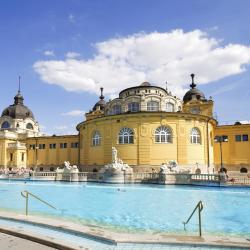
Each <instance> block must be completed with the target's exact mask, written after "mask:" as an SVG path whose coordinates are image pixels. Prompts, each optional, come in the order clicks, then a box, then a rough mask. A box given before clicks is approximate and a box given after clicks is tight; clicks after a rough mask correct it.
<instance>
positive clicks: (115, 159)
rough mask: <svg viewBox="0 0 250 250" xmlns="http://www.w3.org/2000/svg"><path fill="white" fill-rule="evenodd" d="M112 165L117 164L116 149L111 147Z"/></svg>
mask: <svg viewBox="0 0 250 250" xmlns="http://www.w3.org/2000/svg"><path fill="white" fill-rule="evenodd" d="M112 163H117V149H116V148H115V147H112Z"/></svg>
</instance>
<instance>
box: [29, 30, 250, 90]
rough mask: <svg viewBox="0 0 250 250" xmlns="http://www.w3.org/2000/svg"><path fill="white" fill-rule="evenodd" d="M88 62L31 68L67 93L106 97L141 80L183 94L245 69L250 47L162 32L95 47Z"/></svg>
mask: <svg viewBox="0 0 250 250" xmlns="http://www.w3.org/2000/svg"><path fill="white" fill-rule="evenodd" d="M95 48H96V53H95V55H94V56H93V58H91V59H75V58H74V59H70V58H66V59H65V60H46V61H45V60H44V61H37V62H36V63H34V66H33V67H34V70H35V71H36V72H37V73H38V74H39V75H40V77H41V79H42V80H43V81H44V82H46V83H49V84H55V85H59V86H61V87H63V88H65V89H66V90H68V91H77V92H81V91H82V92H84V91H87V92H91V93H98V94H99V88H100V87H101V86H103V87H104V92H105V93H106V94H108V95H113V94H114V93H117V92H118V91H120V90H121V89H124V88H127V87H131V86H135V85H139V84H140V83H141V82H143V81H145V80H146V81H149V82H151V83H153V84H156V85H160V86H163V87H165V82H166V81H167V82H168V87H169V89H170V90H171V91H172V93H175V94H177V95H182V94H183V93H184V91H185V90H186V88H188V83H189V82H190V78H189V75H190V73H195V74H196V82H198V83H199V84H207V83H210V82H212V81H215V80H219V79H222V78H225V77H227V76H231V75H235V74H239V73H242V72H244V71H245V67H246V65H247V64H249V63H250V46H244V45H241V44H228V45H225V46H222V45H221V44H220V41H219V40H217V39H215V38H212V37H209V36H208V34H207V33H205V32H202V31H200V30H194V31H191V32H184V31H182V30H173V31H171V32H166V33H158V32H153V33H149V34H145V33H138V34H133V35H131V36H128V37H119V38H113V39H110V40H107V41H103V42H99V43H96V44H95Z"/></svg>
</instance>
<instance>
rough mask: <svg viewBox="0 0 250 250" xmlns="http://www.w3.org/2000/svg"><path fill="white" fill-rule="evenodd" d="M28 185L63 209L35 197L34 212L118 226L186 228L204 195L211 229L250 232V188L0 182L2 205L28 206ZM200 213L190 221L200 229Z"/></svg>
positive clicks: (192, 228) (205, 221)
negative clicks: (24, 194)
mask: <svg viewBox="0 0 250 250" xmlns="http://www.w3.org/2000/svg"><path fill="white" fill-rule="evenodd" d="M24 190H28V191H29V192H31V193H34V194H35V195H37V196H39V197H41V198H42V199H44V200H46V201H48V202H49V203H51V204H52V205H54V206H55V207H57V208H59V209H60V210H53V209H51V208H49V207H47V206H45V205H44V204H42V203H40V202H38V201H37V200H35V199H32V198H31V199H30V202H29V211H30V213H32V214H40V215H46V216H54V217H60V218H61V217H63V218H65V219H68V220H73V221H75V222H77V223H82V224H91V225H101V226H103V227H107V228H110V229H112V230H118V231H119V230H120V231H126V232H128V231H132V232H133V231H135V230H136V231H142V232H143V231H145V232H152V233H153V232H166V233H170V234H172V233H182V234H184V233H185V231H184V229H183V224H182V222H183V221H185V220H186V219H187V218H188V217H189V215H190V214H191V212H192V211H193V209H194V207H195V206H196V204H197V203H198V202H199V201H200V200H202V202H203V204H204V209H203V211H202V227H203V232H204V233H206V234H214V235H220V234H221V235H225V234H226V235H234V236H243V237H249V236H250V216H249V212H250V202H249V201H250V189H248V188H216V187H194V186H158V185H131V184H129V185H108V184H89V183H88V184H83V183H79V184H72V183H55V182H26V183H25V182H21V181H16V182H9V181H0V201H1V203H0V209H2V210H11V211H16V212H19V213H24V211H25V199H24V198H23V197H21V195H20V192H21V191H24ZM197 231H198V215H197V214H195V215H194V217H193V218H192V219H191V221H190V224H188V225H187V232H186V233H187V234H197Z"/></svg>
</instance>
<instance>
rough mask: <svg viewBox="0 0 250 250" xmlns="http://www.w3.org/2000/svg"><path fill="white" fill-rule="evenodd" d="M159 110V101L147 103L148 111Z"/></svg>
mask: <svg viewBox="0 0 250 250" xmlns="http://www.w3.org/2000/svg"><path fill="white" fill-rule="evenodd" d="M158 110H159V102H156V101H149V102H148V103H147V111H158Z"/></svg>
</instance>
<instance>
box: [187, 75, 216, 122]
mask: <svg viewBox="0 0 250 250" xmlns="http://www.w3.org/2000/svg"><path fill="white" fill-rule="evenodd" d="M190 76H191V84H190V90H189V91H187V93H186V94H185V95H184V97H183V112H185V113H192V114H197V115H198V114H199V115H205V116H209V117H212V116H213V101H212V100H211V99H209V100H207V99H206V98H205V95H204V93H203V92H202V91H200V90H199V89H197V88H196V86H197V85H196V84H195V82H194V77H195V74H191V75H190Z"/></svg>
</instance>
